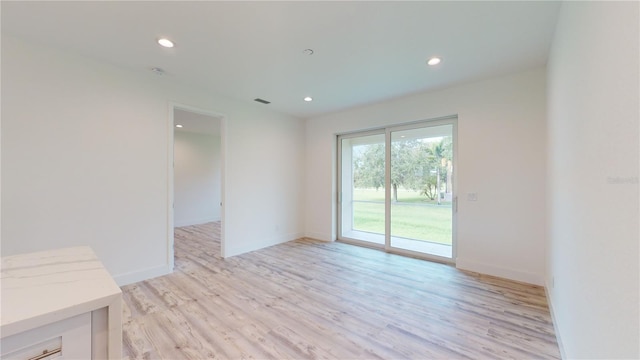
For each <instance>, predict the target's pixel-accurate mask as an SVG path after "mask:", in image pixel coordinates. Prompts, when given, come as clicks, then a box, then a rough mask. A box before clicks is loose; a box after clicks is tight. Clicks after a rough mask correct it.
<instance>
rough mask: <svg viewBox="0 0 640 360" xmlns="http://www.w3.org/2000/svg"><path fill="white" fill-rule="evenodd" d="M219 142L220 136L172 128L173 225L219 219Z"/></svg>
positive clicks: (201, 222) (185, 224)
mask: <svg viewBox="0 0 640 360" xmlns="http://www.w3.org/2000/svg"><path fill="white" fill-rule="evenodd" d="M220 146H221V144H220V136H214V135H211V134H198V133H192V132H186V131H175V133H174V143H173V149H174V151H173V153H174V183H173V186H174V225H175V226H188V225H195V224H203V223H207V222H211V221H220V202H221V201H222V198H221V193H220V190H221V182H220V181H221V178H220V170H221V169H220Z"/></svg>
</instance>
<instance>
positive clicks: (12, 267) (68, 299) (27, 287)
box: [0, 246, 121, 337]
mask: <svg viewBox="0 0 640 360" xmlns="http://www.w3.org/2000/svg"><path fill="white" fill-rule="evenodd" d="M0 267H1V272H2V275H1V276H0V289H1V293H0V302H1V305H0V306H1V311H0V334H1V335H2V337H7V336H11V335H14V334H17V333H20V332H23V331H26V330H30V329H33V328H36V327H40V326H42V325H46V324H49V323H52V322H55V321H59V320H62V319H66V318H69V317H72V316H75V315H79V314H83V313H86V312H89V311H93V310H97V309H100V308H103V307H106V306H109V304H111V303H112V302H113V301H114V299H115V298H118V297H120V296H121V291H120V288H119V287H118V285H116V283H115V281H114V280H113V278H112V277H111V276H110V275H109V273H108V272H107V270H105V268H104V267H103V266H102V263H101V262H100V261H99V260H98V258H97V257H96V255H95V253H94V252H93V250H91V248H90V247H88V246H79V247H71V248H65V249H58V250H49V251H41V252H35V253H29V254H20V255H13V256H6V257H3V258H2V263H1V266H0Z"/></svg>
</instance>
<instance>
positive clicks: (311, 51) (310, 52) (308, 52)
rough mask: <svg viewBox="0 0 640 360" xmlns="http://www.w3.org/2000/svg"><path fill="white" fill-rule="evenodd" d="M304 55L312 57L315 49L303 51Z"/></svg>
mask: <svg viewBox="0 0 640 360" xmlns="http://www.w3.org/2000/svg"><path fill="white" fill-rule="evenodd" d="M302 53H303V54H305V55H307V56H311V55H313V49H304V50H302Z"/></svg>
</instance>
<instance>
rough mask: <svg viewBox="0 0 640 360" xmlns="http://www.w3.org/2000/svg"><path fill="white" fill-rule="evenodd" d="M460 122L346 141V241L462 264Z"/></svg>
mask: <svg viewBox="0 0 640 360" xmlns="http://www.w3.org/2000/svg"><path fill="white" fill-rule="evenodd" d="M456 125H457V118H445V119H438V120H432V121H424V122H420V123H413V124H410V125H403V126H394V127H388V128H383V129H377V130H372V131H365V132H359V133H351V134H344V135H339V136H338V194H339V196H338V240H341V241H345V242H349V243H353V244H356V245H364V246H369V247H375V248H381V249H384V250H385V251H388V252H395V253H405V254H408V255H412V256H417V257H423V258H428V259H432V260H437V261H442V262H448V263H451V262H453V261H454V260H453V259H454V258H455V233H456V231H455V220H456V210H457V209H456V202H457V201H456V200H457V199H456V196H455V193H454V188H455V186H454V184H455V177H454V165H455V163H456Z"/></svg>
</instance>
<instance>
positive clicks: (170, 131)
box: [166, 101, 227, 273]
mask: <svg viewBox="0 0 640 360" xmlns="http://www.w3.org/2000/svg"><path fill="white" fill-rule="evenodd" d="M176 109H179V110H185V111H189V112H193V113H197V114H201V115H206V116H211V117H214V118H218V119H220V173H221V176H220V187H221V189H220V198H221V200H220V201H221V203H222V206H221V207H220V222H221V224H220V254H221V256H222V257H223V258H224V257H226V252H225V248H226V247H225V243H226V228H225V225H224V223H225V222H224V219H225V199H226V187H225V184H227V181H226V178H227V172H226V171H225V163H226V161H225V159H226V157H227V141H226V139H227V116H226V115H224V114H222V113H218V112H215V111H211V110H205V109H201V108H197V107H193V106H189V105H184V104H181V103H178V102H173V101H170V102H169V104H168V115H169V116H167V137H168V139H167V144H168V146H167V147H168V150H167V151H168V155H167V235H166V237H167V265H168V267H169V269H170V271H169V273H170V272H172V271H173V268H174V250H173V241H174V234H173V229H174V228H175V226H176V225H175V224H174V211H173V210H174V208H173V202H174V174H173V164H174V153H173V146H174V127H173V126H174V119H173V115H174V110H176ZM180 226H184V225H180Z"/></svg>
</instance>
